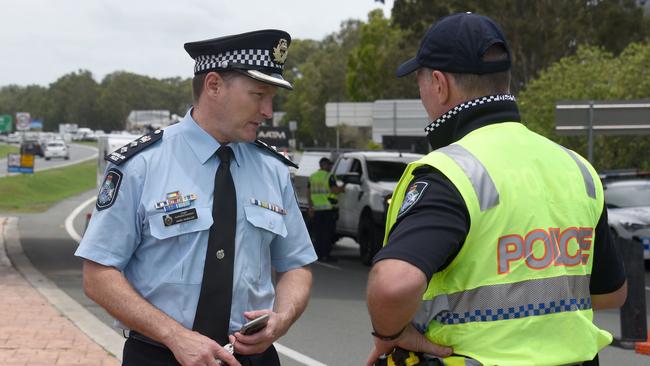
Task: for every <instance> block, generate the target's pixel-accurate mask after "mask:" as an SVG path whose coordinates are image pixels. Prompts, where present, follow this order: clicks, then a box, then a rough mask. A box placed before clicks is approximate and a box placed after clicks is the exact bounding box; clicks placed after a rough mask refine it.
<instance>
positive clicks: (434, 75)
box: [431, 70, 451, 105]
mask: <svg viewBox="0 0 650 366" xmlns="http://www.w3.org/2000/svg"><path fill="white" fill-rule="evenodd" d="M431 80H432V81H433V84H434V91H435V93H436V95H437V96H438V101H439V103H440V104H442V105H444V104H447V102H448V101H449V97H450V95H451V91H450V89H449V88H450V84H449V82H450V81H449V78H448V77H447V75H445V74H444V73H443V72H440V71H438V70H433V71H432V72H431Z"/></svg>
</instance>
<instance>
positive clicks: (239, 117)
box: [75, 30, 316, 366]
mask: <svg viewBox="0 0 650 366" xmlns="http://www.w3.org/2000/svg"><path fill="white" fill-rule="evenodd" d="M290 43H291V38H290V36H289V34H287V33H286V32H283V31H279V30H262V31H255V32H250V33H244V34H238V35H234V36H227V37H222V38H215V39H210V40H205V41H199V42H192V43H187V44H185V50H186V51H187V52H188V53H189V55H190V56H191V57H192V58H193V59H194V60H195V61H196V65H195V69H194V73H195V76H194V80H193V82H192V87H193V92H194V106H193V107H192V108H191V109H190V110H189V111H188V112H187V114H186V115H185V117H184V118H183V120H182V121H181V122H180V123H178V124H175V125H172V126H170V127H167V128H165V129H164V131H163V130H157V131H153V132H151V133H150V134H147V135H145V136H143V137H141V138H139V139H137V140H135V141H133V142H131V143H129V144H127V145H125V146H124V147H122V148H120V149H118V150H116V151H115V152H113V153H111V154H110V155H108V156H107V160H109V162H110V163H111V164H109V166H108V167H107V170H106V173H105V178H104V179H105V182H106V184H102V186H101V188H100V192H99V194H98V198H97V204H96V210H95V212H94V213H93V215H92V220H91V222H90V224H89V227H88V230H87V231H86V233H85V235H84V238H83V240H82V242H81V244H80V246H79V248H78V249H77V252H76V253H75V254H76V255H77V256H79V257H82V258H84V259H85V261H84V289H85V291H86V294H87V295H88V297H90V298H91V299H93V300H94V301H95V302H97V303H98V304H100V305H101V306H102V307H104V308H105V309H106V310H107V311H108V312H109V313H110V314H111V315H113V316H114V317H115V318H116V319H117V320H118V322H119V325H120V326H121V327H122V328H123V329H128V330H130V332H129V338H128V339H127V341H126V343H125V346H124V356H123V362H124V365H138V366H141V365H145V366H146V365H179V364H180V365H184V366H185V365H218V364H220V363H221V362H223V363H225V364H228V365H240V364H241V365H264V366H267V365H279V359H278V355H277V353H276V351H275V348H274V347H273V345H272V344H273V342H274V341H276V340H277V339H278V338H279V337H281V336H282V335H284V334H285V333H286V332H287V331H288V329H289V327H290V326H291V325H292V324H293V322H295V321H296V319H297V318H298V317H299V316H300V314H301V313H302V312H303V311H304V309H305V307H306V305H307V301H308V298H309V291H310V288H311V281H312V275H311V271H310V269H309V267H308V265H309V264H310V263H312V262H314V261H315V260H316V255H315V253H314V249H313V247H312V244H311V241H310V238H309V234H308V232H307V229H306V228H305V224H304V221H303V219H302V216H301V214H300V210H299V208H298V205H297V202H296V199H295V195H294V191H293V187H292V184H291V181H290V179H289V171H288V168H287V165H293V163H292V162H291V161H289V160H286V159H285V158H284V157H283V156H282V155H281V154H278V153H276V152H275V151H274V150H273V149H271V148H269V147H268V146H266V145H265V144H263V143H261V142H259V141H256V140H255V138H256V136H257V129H258V127H259V126H260V124H261V123H262V122H263V121H264V120H266V119H269V118H271V117H272V112H273V110H272V99H273V96H274V95H275V93H276V91H277V89H278V87H281V88H285V89H291V88H292V87H291V84H290V83H289V82H287V81H286V80H284V79H283V78H282V69H283V65H284V63H285V60H286V57H287V52H288V48H289V45H290ZM273 272H275V274H276V284H275V286H274V285H273V279H272V274H273ZM265 314H268V322H267V323H266V326H265V327H263V329H261V330H259V331H258V332H257V333H254V334H242V333H243V332H241V331H240V330H241V327H242V325H243V324H245V323H247V322H248V321H250V320H253V319H256V318H258V317H260V316H263V315H265Z"/></svg>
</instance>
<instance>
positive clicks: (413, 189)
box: [397, 182, 429, 216]
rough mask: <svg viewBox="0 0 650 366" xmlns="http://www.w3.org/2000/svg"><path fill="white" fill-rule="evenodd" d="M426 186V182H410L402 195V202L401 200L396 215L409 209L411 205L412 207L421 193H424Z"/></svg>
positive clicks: (427, 184)
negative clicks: (400, 205)
mask: <svg viewBox="0 0 650 366" xmlns="http://www.w3.org/2000/svg"><path fill="white" fill-rule="evenodd" d="M428 186H429V183H427V182H415V183H412V184H411V185H410V186H409V188H408V190H407V191H406V194H405V195H404V202H402V207H400V209H399V212H398V213H397V216H401V215H403V214H404V213H406V212H407V211H408V210H410V209H411V207H413V205H415V203H416V202H417V201H419V200H420V197H422V193H424V191H425V190H426V189H427V187H428Z"/></svg>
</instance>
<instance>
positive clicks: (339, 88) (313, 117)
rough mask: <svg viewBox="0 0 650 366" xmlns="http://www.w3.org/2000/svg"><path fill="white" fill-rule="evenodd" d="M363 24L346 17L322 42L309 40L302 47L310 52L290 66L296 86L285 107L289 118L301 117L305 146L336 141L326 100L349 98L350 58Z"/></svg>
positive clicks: (301, 139)
mask: <svg viewBox="0 0 650 366" xmlns="http://www.w3.org/2000/svg"><path fill="white" fill-rule="evenodd" d="M360 25H361V22H360V21H358V20H348V21H345V22H343V23H342V25H341V30H340V31H339V32H337V33H332V34H330V35H328V36H327V37H325V39H324V40H323V41H321V42H317V43H311V42H310V43H306V44H304V45H303V47H305V50H303V51H299V52H304V54H305V55H307V54H308V55H307V57H306V60H305V61H304V62H302V63H301V64H299V65H295V66H294V67H292V69H291V73H290V75H291V76H290V77H291V78H292V80H293V85H294V90H293V91H292V92H290V93H287V94H288V95H287V99H286V102H284V103H283V105H282V108H283V109H284V110H285V111H286V112H287V114H286V116H285V120H286V121H290V120H295V121H298V134H297V139H298V140H299V141H301V142H302V143H303V144H305V145H306V146H325V145H328V144H330V145H331V144H333V142H334V136H335V134H334V131H333V130H332V129H331V128H328V127H326V126H325V104H326V103H327V102H337V101H340V102H343V101H348V100H350V98H349V96H348V94H347V90H346V79H345V78H346V77H345V75H346V73H347V59H348V55H349V54H350V52H351V51H352V50H353V49H354V48H355V47H356V45H357V44H358V42H359V41H358V39H359V27H360ZM307 50H308V51H309V52H306V51H307ZM290 52H293V51H292V50H291V51H290Z"/></svg>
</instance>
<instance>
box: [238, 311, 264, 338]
mask: <svg viewBox="0 0 650 366" xmlns="http://www.w3.org/2000/svg"><path fill="white" fill-rule="evenodd" d="M268 322H269V314H264V315H262V316H260V317H257V318H255V319H253V320H251V321H249V322H248V323H246V324H244V325H242V327H241V329H240V330H239V332H240V333H241V334H243V335H251V334H255V333H257V332H259V331H260V330H262V329H264V327H266V323H268Z"/></svg>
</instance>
